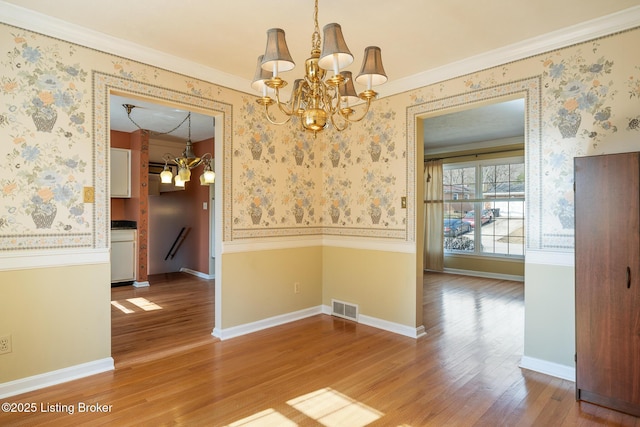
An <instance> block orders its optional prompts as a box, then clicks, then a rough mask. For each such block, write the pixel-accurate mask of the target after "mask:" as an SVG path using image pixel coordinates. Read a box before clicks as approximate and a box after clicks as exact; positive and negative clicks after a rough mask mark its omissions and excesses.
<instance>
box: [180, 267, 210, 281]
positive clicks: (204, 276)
mask: <svg viewBox="0 0 640 427" xmlns="http://www.w3.org/2000/svg"><path fill="white" fill-rule="evenodd" d="M180 271H181V272H182V273H187V274H191V275H193V276H196V277H199V278H201V279H207V280H211V279H215V278H216V276H215V275H214V274H207V273H202V272H200V271H196V270H192V269H190V268H185V267H182V268H180Z"/></svg>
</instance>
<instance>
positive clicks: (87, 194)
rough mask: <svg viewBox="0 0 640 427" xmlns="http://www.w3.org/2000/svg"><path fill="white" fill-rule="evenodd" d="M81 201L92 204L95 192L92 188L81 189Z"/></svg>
mask: <svg viewBox="0 0 640 427" xmlns="http://www.w3.org/2000/svg"><path fill="white" fill-rule="evenodd" d="M83 200H84V203H94V202H95V200H96V191H95V189H94V188H93V187H84V188H83Z"/></svg>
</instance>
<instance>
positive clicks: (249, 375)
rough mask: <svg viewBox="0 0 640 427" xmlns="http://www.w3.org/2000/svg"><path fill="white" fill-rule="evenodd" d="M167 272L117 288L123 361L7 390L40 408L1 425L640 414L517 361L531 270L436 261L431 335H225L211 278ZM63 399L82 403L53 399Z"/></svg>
mask: <svg viewBox="0 0 640 427" xmlns="http://www.w3.org/2000/svg"><path fill="white" fill-rule="evenodd" d="M155 279H159V280H156V281H155V282H154V281H153V280H154V278H153V277H152V278H151V283H152V286H151V287H150V288H147V289H138V290H135V289H131V287H128V288H114V289H113V290H112V295H113V298H112V299H113V300H114V301H118V303H119V304H120V305H121V306H122V307H123V308H125V309H128V310H132V311H133V312H132V313H125V312H123V311H122V310H121V309H120V308H117V307H115V306H114V307H113V308H112V315H113V356H114V359H115V361H116V370H115V371H113V372H108V373H103V374H99V375H94V376H92V377H89V378H83V379H80V380H76V381H72V382H68V383H65V384H60V385H57V386H53V387H48V388H46V389H42V390H38V391H34V392H31V393H26V394H23V395H20V396H15V397H13V398H9V399H4V401H5V402H6V401H9V402H22V403H28V402H33V403H36V404H37V405H38V408H39V410H38V411H37V412H36V413H35V414H7V413H0V425H3V426H4V425H25V426H26V425H28V426H35V425H55V426H66V425H69V426H71V425H73V426H76V425H92V426H94V425H117V426H128V425H131V426H142V425H148V426H157V425H188V426H224V425H232V426H295V425H300V426H320V425H325V426H340V427H344V426H346V427H352V426H364V425H371V426H404V427H407V426H412V427H417V426H445V425H451V426H602V425H608V426H636V427H640V419H638V418H635V417H632V416H628V415H624V414H621V413H618V412H615V411H611V410H607V409H604V408H601V407H598V406H594V405H591V404H587V403H577V402H576V401H575V392H574V383H572V382H569V381H564V380H560V379H557V378H553V377H549V376H546V375H542V374H539V373H536V372H531V371H527V370H524V369H520V368H518V363H519V360H520V358H521V356H522V349H523V329H524V324H523V316H524V307H523V285H522V283H516V282H509V281H500V280H489V279H477V278H471V277H462V276H455V275H447V274H436V273H429V274H426V275H425V285H424V287H425V292H424V323H425V327H426V328H427V336H426V337H423V338H421V339H419V340H414V339H411V338H407V337H403V336H399V335H396V334H393V333H390V332H385V331H382V330H379V329H375V328H372V327H368V326H364V325H361V324H356V323H353V322H350V321H346V320H341V319H338V318H334V317H331V316H326V315H318V316H313V317H310V318H307V319H304V320H301V321H298V322H293V323H289V324H286V325H282V326H278V327H275V328H271V329H268V330H264V331H260V332H256V333H253V334H249V335H245V336H242V337H238V338H234V339H230V340H227V341H218V340H216V339H215V338H213V337H211V335H210V334H211V329H212V325H213V283H212V282H211V281H205V280H202V279H198V278H193V277H191V276H188V275H183V274H175V275H166V276H162V277H159V278H155ZM133 298H144V299H145V300H146V301H145V300H141V299H140V300H134V301H135V302H137V303H138V304H139V305H141V306H143V307H145V306H146V307H147V309H149V308H156V309H155V310H150V311H144V310H143V309H142V308H140V307H139V306H137V305H135V304H132V302H131V301H129V300H131V299H133ZM153 304H155V305H156V306H158V307H161V308H157V307H154V305H153ZM125 311H126V310H125ZM81 403H84V404H96V403H99V404H101V405H108V406H107V409H108V412H106V413H96V412H83V413H79V410H78V409H79V408H80V407H81ZM56 404H57V405H59V406H58V408H62V409H64V408H67V409H68V408H73V409H74V413H73V414H69V413H67V412H64V411H63V412H57V413H56V412H54V411H49V412H43V411H41V410H40V405H45V408H46V407H49V406H48V405H56ZM63 405H66V406H63ZM54 409H55V406H54Z"/></svg>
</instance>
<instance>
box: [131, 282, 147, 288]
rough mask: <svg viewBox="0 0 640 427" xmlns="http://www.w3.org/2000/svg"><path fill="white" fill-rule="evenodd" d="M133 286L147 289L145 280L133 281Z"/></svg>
mask: <svg viewBox="0 0 640 427" xmlns="http://www.w3.org/2000/svg"><path fill="white" fill-rule="evenodd" d="M133 286H134V287H136V288H147V287H149V282H148V281H146V280H145V281H144V282H138V281H137V280H135V281H134V282H133Z"/></svg>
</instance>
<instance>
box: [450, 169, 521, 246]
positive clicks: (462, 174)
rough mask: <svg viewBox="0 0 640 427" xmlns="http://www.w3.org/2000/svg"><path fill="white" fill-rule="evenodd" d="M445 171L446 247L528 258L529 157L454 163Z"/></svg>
mask: <svg viewBox="0 0 640 427" xmlns="http://www.w3.org/2000/svg"><path fill="white" fill-rule="evenodd" d="M443 172H444V175H443V189H444V249H445V251H447V252H456V253H471V254H477V255H499V256H514V257H522V256H524V241H525V234H524V218H525V203H524V186H525V169H524V160H523V159H522V158H510V159H497V160H492V161H479V162H474V163H464V164H460V163H457V164H456V163H454V164H448V165H444V171H443ZM478 242H480V244H478Z"/></svg>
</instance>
